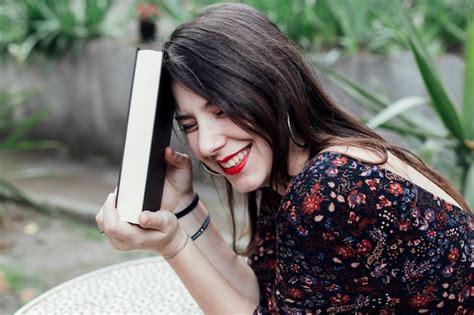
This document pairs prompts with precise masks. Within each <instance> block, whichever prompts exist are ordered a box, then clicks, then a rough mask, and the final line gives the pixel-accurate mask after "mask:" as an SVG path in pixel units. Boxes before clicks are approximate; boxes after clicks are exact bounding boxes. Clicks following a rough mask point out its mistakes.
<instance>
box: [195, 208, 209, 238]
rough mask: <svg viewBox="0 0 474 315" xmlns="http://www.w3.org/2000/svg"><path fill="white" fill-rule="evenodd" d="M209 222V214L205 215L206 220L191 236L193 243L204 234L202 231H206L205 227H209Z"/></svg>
mask: <svg viewBox="0 0 474 315" xmlns="http://www.w3.org/2000/svg"><path fill="white" fill-rule="evenodd" d="M209 222H211V214H210V213H208V214H207V217H206V220H204V222H203V224H202V226H201V228H200V229H199V230H197V232H196V233H194V234H193V236H191V239H192V240H193V241H195V240H197V238H198V237H199V236H201V234H202V233H204V231H205V230H206V229H207V227H208V225H209Z"/></svg>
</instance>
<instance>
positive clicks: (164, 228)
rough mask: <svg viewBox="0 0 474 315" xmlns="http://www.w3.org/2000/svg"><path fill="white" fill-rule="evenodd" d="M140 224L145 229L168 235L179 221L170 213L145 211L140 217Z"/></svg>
mask: <svg viewBox="0 0 474 315" xmlns="http://www.w3.org/2000/svg"><path fill="white" fill-rule="evenodd" d="M138 223H139V224H140V226H141V227H142V228H144V229H153V230H157V231H160V232H162V233H167V232H169V231H171V230H172V229H175V228H176V226H177V224H178V220H177V219H176V216H175V215H174V214H173V213H171V212H169V211H163V210H160V211H156V212H151V211H143V212H142V213H140V216H139V217H138Z"/></svg>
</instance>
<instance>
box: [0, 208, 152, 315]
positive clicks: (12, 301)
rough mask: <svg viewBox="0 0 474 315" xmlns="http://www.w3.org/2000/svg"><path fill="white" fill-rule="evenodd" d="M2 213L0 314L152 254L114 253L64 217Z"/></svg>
mask: <svg viewBox="0 0 474 315" xmlns="http://www.w3.org/2000/svg"><path fill="white" fill-rule="evenodd" d="M5 210H6V211H4V212H1V210H0V218H1V220H2V222H1V223H0V314H13V313H14V312H15V311H16V310H17V309H18V308H19V307H20V306H21V305H23V304H25V303H27V302H28V301H30V300H31V299H33V298H34V297H36V296H37V295H39V294H41V293H42V292H44V291H46V290H48V289H50V288H52V287H54V286H56V285H57V284H59V283H62V282H64V281H66V280H69V279H72V278H74V277H76V276H79V275H82V274H85V273H87V272H89V271H92V270H96V269H99V268H102V267H105V266H109V265H112V264H115V263H118V262H123V261H126V260H130V259H136V258H140V257H148V256H151V255H152V254H150V253H147V252H118V251H115V250H114V249H113V248H112V247H111V246H110V245H109V243H108V241H107V239H106V238H105V237H103V236H102V235H100V233H99V231H98V229H97V227H96V226H94V225H92V224H87V223H84V222H80V221H79V220H77V219H74V218H72V217H70V216H65V215H64V214H57V215H54V216H45V215H43V214H40V213H37V212H35V211H34V210H28V209H25V208H21V207H18V206H13V205H7V207H6V209H5ZM2 213H3V214H2Z"/></svg>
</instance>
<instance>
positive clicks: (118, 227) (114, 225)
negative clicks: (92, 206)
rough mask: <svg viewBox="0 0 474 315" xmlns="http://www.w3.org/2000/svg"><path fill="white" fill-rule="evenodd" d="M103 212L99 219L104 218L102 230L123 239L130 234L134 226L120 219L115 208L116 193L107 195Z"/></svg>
mask: <svg viewBox="0 0 474 315" xmlns="http://www.w3.org/2000/svg"><path fill="white" fill-rule="evenodd" d="M101 212H102V217H101V218H99V220H100V219H101V220H102V231H104V232H105V233H106V234H107V235H108V236H113V237H115V238H118V239H121V240H123V239H125V238H126V237H127V235H129V234H130V230H131V227H132V226H131V225H130V224H128V223H127V222H124V221H121V220H120V218H119V216H118V212H117V209H115V195H114V194H113V193H111V194H109V195H108V196H107V200H106V201H105V203H104V206H103V207H102V210H101Z"/></svg>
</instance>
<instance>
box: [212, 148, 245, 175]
mask: <svg viewBox="0 0 474 315" xmlns="http://www.w3.org/2000/svg"><path fill="white" fill-rule="evenodd" d="M251 147H252V146H251V145H249V146H247V147H245V148H244V149H242V150H241V151H240V152H239V153H237V154H236V155H235V156H234V157H232V158H231V159H230V160H228V161H226V162H224V163H219V165H220V166H221V168H222V169H223V171H224V172H225V173H226V174H228V175H235V174H237V173H240V172H241V171H242V169H243V168H244V166H245V164H246V163H247V160H248V156H249V153H250V149H251Z"/></svg>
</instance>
